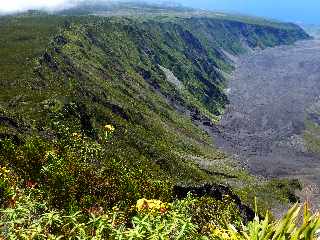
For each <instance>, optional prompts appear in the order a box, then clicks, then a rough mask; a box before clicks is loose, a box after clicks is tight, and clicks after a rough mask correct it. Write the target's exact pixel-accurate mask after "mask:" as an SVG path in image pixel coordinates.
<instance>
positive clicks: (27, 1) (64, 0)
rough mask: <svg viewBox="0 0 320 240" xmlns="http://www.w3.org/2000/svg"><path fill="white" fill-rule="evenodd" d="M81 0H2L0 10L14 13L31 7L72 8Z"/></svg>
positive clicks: (49, 8)
mask: <svg viewBox="0 0 320 240" xmlns="http://www.w3.org/2000/svg"><path fill="white" fill-rule="evenodd" d="M78 2H80V0H0V12H2V13H13V12H20V11H26V10H30V9H37V10H58V9H65V8H70V7H72V6H74V5H75V4H77V3H78Z"/></svg>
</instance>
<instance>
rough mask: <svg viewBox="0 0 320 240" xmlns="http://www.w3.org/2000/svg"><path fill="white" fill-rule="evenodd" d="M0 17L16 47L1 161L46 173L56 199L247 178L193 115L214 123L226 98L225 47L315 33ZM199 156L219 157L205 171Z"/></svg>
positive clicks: (233, 49)
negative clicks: (194, 119) (112, 129)
mask: <svg viewBox="0 0 320 240" xmlns="http://www.w3.org/2000/svg"><path fill="white" fill-rule="evenodd" d="M2 21H3V23H4V24H3V25H2V26H1V27H0V32H1V31H3V32H4V31H5V30H7V29H13V31H11V32H10V33H7V34H8V35H7V36H6V37H5V39H4V40H2V41H1V48H5V49H6V53H7V54H9V55H10V53H11V55H10V57H9V59H10V62H5V61H1V65H0V68H5V69H6V70H4V72H6V73H7V74H5V75H3V76H2V77H0V79H1V83H0V86H1V92H2V93H3V94H2V95H1V102H0V104H1V108H0V124H1V128H0V149H1V153H0V159H1V163H2V164H4V165H9V166H10V167H12V168H13V169H14V170H15V171H16V172H17V174H18V175H19V177H20V178H21V179H24V180H28V179H34V180H35V181H37V182H38V183H39V186H41V187H42V188H43V189H44V190H45V191H46V192H48V196H49V198H50V201H52V203H53V204H54V205H56V206H60V205H61V204H70V203H71V202H72V203H73V202H77V203H81V204H85V205H90V204H92V203H93V202H94V203H101V204H107V205H113V204H115V203H117V202H119V201H126V202H132V201H134V200H136V199H137V198H139V197H143V196H148V197H154V198H159V197H162V198H170V196H171V188H172V186H173V185H175V184H177V183H186V184H190V183H208V182H209V183H227V182H228V181H229V180H230V179H233V182H234V181H239V182H242V181H244V180H243V174H246V173H245V172H243V171H242V170H239V169H238V168H237V167H235V166H234V164H233V163H230V162H229V161H228V160H226V159H225V158H224V156H223V154H221V153H219V152H218V151H217V150H216V149H215V147H214V145H213V143H212V140H211V139H210V138H209V136H208V135H207V134H206V133H205V132H203V131H202V130H201V129H199V128H198V127H197V126H196V125H195V124H194V123H193V122H192V118H190V115H199V116H200V115H201V116H204V117H206V118H207V119H208V120H209V121H214V120H215V118H216V117H217V116H219V114H220V112H221V111H222V110H223V107H224V105H225V104H226V103H227V101H228V99H227V97H226V95H225V94H224V91H223V89H224V84H225V80H226V79H225V74H224V73H228V72H230V71H232V69H233V67H232V63H231V61H230V59H228V57H227V56H226V53H225V52H228V53H230V54H241V53H243V52H245V51H246V50H248V48H251V49H255V48H265V47H272V46H276V45H279V44H291V43H293V42H295V41H297V40H301V39H307V38H308V35H307V34H306V33H305V32H304V31H303V30H301V29H300V28H299V27H297V26H295V25H290V24H288V25H285V24H279V25H277V24H266V25H264V24H261V23H248V22H246V21H238V20H226V19H219V18H213V17H174V16H167V17H164V16H159V17H145V18H142V17H123V18H118V17H110V18H104V17H61V16H60V17H58V16H44V17H43V16H36V17H35V16H32V17H28V16H24V17H17V18H6V19H2ZM30 26H32V27H35V26H37V29H38V31H37V32H33V31H32V30H31V29H30ZM57 26H59V27H57ZM19 29H30V31H29V32H28V31H19ZM16 46H19V47H20V48H23V49H24V50H23V52H22V54H21V55H20V54H17V53H16V52H15V49H17V48H16ZM26 49H29V50H26ZM2 55H3V54H2ZM1 57H3V56H1ZM22 57H23V58H25V59H21V58H22ZM9 69H14V71H13V72H14V73H15V74H10V70H9ZM168 76H171V79H170V77H168ZM110 124H111V125H112V126H114V127H115V131H114V132H113V133H112V134H109V135H108V134H107V133H108V129H110V128H108V127H107V128H106V126H108V125H110ZM48 151H53V152H54V153H55V154H53V155H52V156H51V155H50V156H51V157H48V154H47V153H46V152H48ZM52 159H54V161H53V160H52ZM204 159H205V160H204ZM201 161H215V164H214V167H213V168H212V169H202V167H201V165H199V162H201ZM57 169H58V170H59V171H58V172H59V173H58V172H57ZM57 174H58V175H57ZM83 199H86V200H83ZM106 199H108V201H107V202H106V201H105V200H106Z"/></svg>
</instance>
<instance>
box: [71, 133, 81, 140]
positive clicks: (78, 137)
mask: <svg viewBox="0 0 320 240" xmlns="http://www.w3.org/2000/svg"><path fill="white" fill-rule="evenodd" d="M72 137H73V138H74V139H76V140H79V139H80V138H81V137H82V135H81V133H77V132H74V133H72Z"/></svg>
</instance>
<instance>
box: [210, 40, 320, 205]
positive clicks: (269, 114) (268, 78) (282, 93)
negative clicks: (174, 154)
mask: <svg viewBox="0 0 320 240" xmlns="http://www.w3.org/2000/svg"><path fill="white" fill-rule="evenodd" d="M235 61H236V66H237V67H236V70H235V71H234V73H233V77H232V79H231V80H230V82H229V87H228V95H229V98H230V105H229V106H228V107H227V109H226V112H225V115H224V116H223V117H222V120H221V122H220V124H219V126H218V131H213V132H212V134H213V135H214V138H215V142H216V145H217V146H218V147H220V148H221V149H223V150H224V151H226V152H228V153H230V154H232V155H234V156H235V157H236V158H238V159H240V161H241V162H242V163H243V164H245V165H247V166H248V167H249V169H250V170H251V171H252V172H253V173H256V174H260V175H264V176H266V177H290V178H297V179H300V180H301V181H302V182H303V183H304V186H305V188H304V190H303V191H302V193H301V195H302V197H305V198H312V200H313V202H314V203H316V204H317V205H320V191H319V188H320V155H319V154H315V153H312V152H311V151H310V150H309V148H308V144H307V143H306V141H305V138H304V134H305V131H306V130H307V122H308V121H313V122H314V123H317V124H320V117H319V116H320V115H318V112H320V111H318V106H319V105H320V104H319V101H320V40H310V41H301V42H298V43H296V44H295V45H293V46H281V47H277V48H269V49H266V50H262V51H257V52H253V53H250V54H247V55H243V56H241V57H239V58H238V59H236V60H235ZM319 109H320V107H319ZM319 137H320V136H319Z"/></svg>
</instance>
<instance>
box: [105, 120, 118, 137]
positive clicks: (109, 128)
mask: <svg viewBox="0 0 320 240" xmlns="http://www.w3.org/2000/svg"><path fill="white" fill-rule="evenodd" d="M104 130H105V140H109V139H110V138H111V137H112V134H113V132H114V131H115V130H116V128H115V127H114V126H112V125H111V124H106V125H105V126H104Z"/></svg>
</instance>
